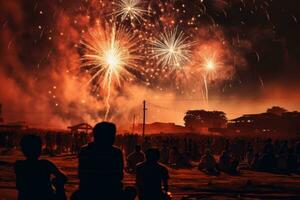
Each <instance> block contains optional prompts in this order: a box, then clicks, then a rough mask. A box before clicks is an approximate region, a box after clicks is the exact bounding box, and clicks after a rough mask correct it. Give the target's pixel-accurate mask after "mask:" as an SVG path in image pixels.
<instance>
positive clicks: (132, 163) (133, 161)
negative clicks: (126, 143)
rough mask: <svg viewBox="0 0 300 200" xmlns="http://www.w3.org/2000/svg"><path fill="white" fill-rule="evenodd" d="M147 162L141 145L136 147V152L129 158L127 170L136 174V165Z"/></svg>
mask: <svg viewBox="0 0 300 200" xmlns="http://www.w3.org/2000/svg"><path fill="white" fill-rule="evenodd" d="M144 160H145V154H144V153H143V152H142V150H141V146H140V145H136V146H135V150H134V152H132V153H131V154H129V155H128V156H127V169H128V172H130V173H135V169H136V165H137V164H138V163H140V162H143V161H144Z"/></svg>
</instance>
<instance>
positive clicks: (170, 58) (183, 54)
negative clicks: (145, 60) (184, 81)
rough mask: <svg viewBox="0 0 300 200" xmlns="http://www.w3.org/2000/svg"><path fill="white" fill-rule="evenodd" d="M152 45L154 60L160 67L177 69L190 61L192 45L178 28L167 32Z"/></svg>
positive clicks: (152, 42)
mask: <svg viewBox="0 0 300 200" xmlns="http://www.w3.org/2000/svg"><path fill="white" fill-rule="evenodd" d="M151 44H152V54H153V58H155V59H157V64H158V65H162V66H163V67H167V66H169V67H172V68H173V69H176V68H180V67H182V66H183V65H184V64H185V63H187V62H188V61H189V58H190V54H191V50H190V48H191V46H192V43H191V42H189V41H188V37H187V36H185V35H184V33H183V32H182V31H181V32H179V31H178V30H177V28H175V29H173V30H167V31H165V32H164V33H162V34H161V35H160V36H159V37H158V38H155V39H154V40H153V41H151Z"/></svg>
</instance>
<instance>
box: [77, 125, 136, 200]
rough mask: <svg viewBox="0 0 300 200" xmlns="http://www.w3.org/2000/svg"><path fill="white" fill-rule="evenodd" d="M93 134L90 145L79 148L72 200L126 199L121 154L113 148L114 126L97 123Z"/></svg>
mask: <svg viewBox="0 0 300 200" xmlns="http://www.w3.org/2000/svg"><path fill="white" fill-rule="evenodd" d="M93 134H94V142H92V143H89V144H88V145H86V146H84V147H82V149H81V150H80V153H79V168H78V175H79V180H80V183H79V191H78V192H77V194H76V193H75V194H73V196H72V199H76V198H77V199H80V200H81V199H87V200H92V199H120V200H122V199H126V198H125V195H126V194H125V193H126V192H124V191H123V166H124V164H123V154H122V151H121V150H120V149H119V148H117V147H115V146H113V144H114V142H115V137H116V126H115V124H113V123H110V122H101V123H98V124H96V125H95V127H94V128H93ZM76 196H77V197H76ZM129 196H131V195H129ZM133 196H134V195H133ZM130 198H131V197H130ZM133 199H134V198H133Z"/></svg>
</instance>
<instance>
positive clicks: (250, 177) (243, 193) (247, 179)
mask: <svg viewBox="0 0 300 200" xmlns="http://www.w3.org/2000/svg"><path fill="white" fill-rule="evenodd" d="M44 158H45V159H49V160H51V161H53V162H54V163H55V164H56V165H57V166H58V167H59V168H60V169H62V170H63V171H64V172H65V173H66V174H67V176H68V178H69V182H68V184H67V185H66V189H67V192H68V195H70V194H71V193H72V192H73V191H74V190H75V189H76V188H77V187H78V179H77V176H76V174H77V158H76V156H68V155H65V156H58V157H44ZM16 159H23V157H22V155H21V153H20V152H18V151H15V152H12V153H11V154H10V155H1V156H0V200H13V199H16V196H17V192H16V189H15V177H14V173H13V169H12V166H13V163H14V162H15V160H16ZM169 171H170V176H171V179H170V191H171V192H172V194H173V199H175V200H180V199H181V198H182V197H183V196H188V197H189V198H188V199H193V200H195V199H300V175H295V174H291V175H283V174H271V173H263V172H254V171H249V170H241V174H240V175H238V176H230V175H227V174H224V173H221V174H220V175H219V176H208V175H206V174H205V173H203V172H200V171H198V170H197V169H196V168H193V169H179V170H178V169H169ZM124 183H125V185H134V176H133V175H130V174H125V180H124Z"/></svg>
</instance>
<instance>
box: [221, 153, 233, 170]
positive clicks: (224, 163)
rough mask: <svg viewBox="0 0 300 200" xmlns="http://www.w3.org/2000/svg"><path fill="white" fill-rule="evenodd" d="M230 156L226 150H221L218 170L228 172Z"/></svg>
mask: <svg viewBox="0 0 300 200" xmlns="http://www.w3.org/2000/svg"><path fill="white" fill-rule="evenodd" d="M230 160H231V157H230V155H229V154H228V152H227V151H226V150H225V151H223V152H222V154H221V156H220V159H219V163H218V164H219V170H220V171H223V172H229V170H230V165H231V161H230Z"/></svg>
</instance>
